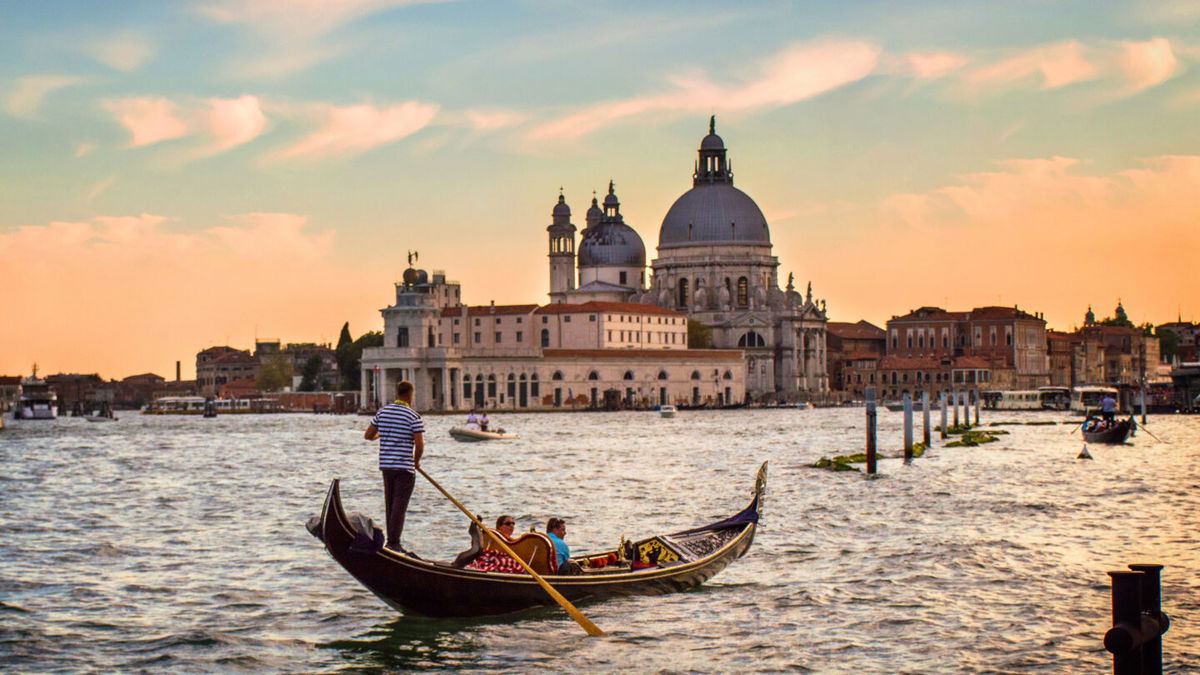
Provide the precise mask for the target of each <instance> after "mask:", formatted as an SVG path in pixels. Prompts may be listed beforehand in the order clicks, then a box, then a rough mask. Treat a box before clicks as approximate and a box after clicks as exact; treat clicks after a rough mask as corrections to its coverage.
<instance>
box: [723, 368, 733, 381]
mask: <svg viewBox="0 0 1200 675" xmlns="http://www.w3.org/2000/svg"><path fill="white" fill-rule="evenodd" d="M723 377H724V378H725V379H727V380H732V379H733V373H732V372H731V371H728V370H727V371H725V375H723Z"/></svg>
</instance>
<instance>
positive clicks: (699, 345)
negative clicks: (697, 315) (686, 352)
mask: <svg viewBox="0 0 1200 675" xmlns="http://www.w3.org/2000/svg"><path fill="white" fill-rule="evenodd" d="M687 335H688V343H687V344H688V349H710V348H712V329H711V328H709V327H708V326H705V325H704V324H702V323H700V322H699V321H696V320H695V319H688V320H687Z"/></svg>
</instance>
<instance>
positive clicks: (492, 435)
mask: <svg viewBox="0 0 1200 675" xmlns="http://www.w3.org/2000/svg"><path fill="white" fill-rule="evenodd" d="M450 436H451V437H453V438H454V440H456V441H460V442H462V443H476V442H478V441H503V440H509V439H513V438H520V436H518V435H516V434H510V433H506V432H505V431H504V429H496V430H495V431H483V430H482V429H472V428H470V427H451V429H450Z"/></svg>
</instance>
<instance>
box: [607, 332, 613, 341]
mask: <svg viewBox="0 0 1200 675" xmlns="http://www.w3.org/2000/svg"><path fill="white" fill-rule="evenodd" d="M608 341H609V342H612V331H611V330H610V331H608Z"/></svg>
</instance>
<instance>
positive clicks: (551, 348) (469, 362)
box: [361, 268, 745, 410]
mask: <svg viewBox="0 0 1200 675" xmlns="http://www.w3.org/2000/svg"><path fill="white" fill-rule="evenodd" d="M458 297H460V293H459V289H458V284H456V283H454V282H448V281H447V280H446V278H445V274H444V273H441V272H434V273H433V275H432V276H431V275H429V274H427V273H424V272H422V271H420V270H416V269H412V268H410V269H408V270H406V271H405V272H404V281H403V282H402V283H399V284H397V285H396V300H395V304H393V305H390V306H389V307H386V308H384V309H383V310H382V314H383V319H384V343H383V346H382V347H374V348H368V349H365V350H363V368H362V381H361V387H362V390H361V394H362V400H363V402H364V405H365V406H366V407H368V408H372V407H377V406H379V405H380V404H381V403H383V402H386V401H387V400H390V397H391V394H392V392H394V391H395V383H396V382H397V381H399V380H401V379H407V380H410V381H412V382H413V384H414V385H415V387H416V390H417V405H418V406H419V407H421V408H422V409H426V410H468V409H471V408H487V409H510V410H516V409H537V408H561V407H642V406H650V405H659V404H664V403H671V404H680V405H706V404H707V405H728V404H732V403H740V402H742V401H743V400H744V398H745V378H744V368H743V353H742V352H741V351H740V350H693V349H688V348H687V320H686V317H685V316H684V315H683V314H681V313H679V312H676V311H674V310H669V309H665V308H662V307H658V306H655V305H646V304H637V303H628V302H614V301H600V300H590V301H587V302H583V303H565V302H564V303H551V304H549V305H546V306H538V305H532V304H530V305H495V304H491V305H477V306H467V305H462V304H459V303H458V302H457V298H458Z"/></svg>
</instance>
